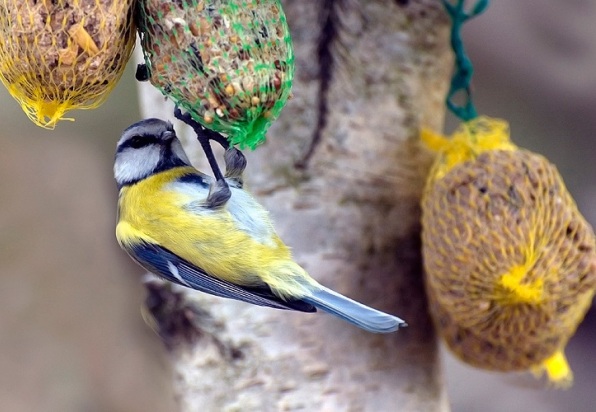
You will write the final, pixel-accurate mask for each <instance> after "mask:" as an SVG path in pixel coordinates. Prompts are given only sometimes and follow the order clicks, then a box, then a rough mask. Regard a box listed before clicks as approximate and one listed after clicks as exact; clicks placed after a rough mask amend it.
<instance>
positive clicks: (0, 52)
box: [0, 0, 135, 129]
mask: <svg viewBox="0 0 596 412" xmlns="http://www.w3.org/2000/svg"><path fill="white" fill-rule="evenodd" d="M134 3H135V1H134V0H0V36H1V37H2V41H1V42H0V80H2V83H4V85H5V86H6V88H7V89H8V91H9V92H10V94H11V95H12V96H13V97H14V98H15V99H16V100H17V101H18V102H19V103H20V104H21V107H22V108H23V110H24V111H25V113H26V114H27V116H28V117H29V118H30V119H31V120H32V121H33V122H34V123H36V124H37V125H39V126H42V127H45V128H49V129H52V128H54V126H55V125H56V122H58V121H59V120H61V119H63V116H64V114H65V113H66V112H67V111H69V110H71V109H89V108H94V107H97V106H99V105H100V104H101V103H102V102H103V101H104V100H105V99H106V97H107V96H108V94H109V92H110V91H111V90H112V88H113V87H114V86H115V85H116V83H117V82H118V79H119V78H120V76H121V75H122V72H123V71H124V67H125V65H126V62H127V61H128V59H129V57H130V54H131V51H132V48H133V46H134V40H135V30H134V27H133V22H132V14H133V11H134Z"/></svg>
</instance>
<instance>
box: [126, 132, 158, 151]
mask: <svg viewBox="0 0 596 412" xmlns="http://www.w3.org/2000/svg"><path fill="white" fill-rule="evenodd" d="M157 143H159V139H158V138H157V137H155V136H152V135H135V136H132V137H131V138H130V139H128V140H127V141H125V142H124V143H122V144H121V145H120V147H119V148H118V151H119V152H121V151H122V150H124V149H126V148H129V147H132V148H133V149H140V148H141V147H145V146H149V145H152V144H157Z"/></svg>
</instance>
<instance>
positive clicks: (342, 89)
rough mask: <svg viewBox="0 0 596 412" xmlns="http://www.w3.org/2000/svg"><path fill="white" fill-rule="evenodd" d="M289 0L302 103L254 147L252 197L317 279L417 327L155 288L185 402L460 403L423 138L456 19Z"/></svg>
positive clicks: (425, 6)
mask: <svg viewBox="0 0 596 412" xmlns="http://www.w3.org/2000/svg"><path fill="white" fill-rule="evenodd" d="M283 4H284V9H285V12H286V15H287V19H288V22H289V25H290V28H291V31H292V36H293V41H294V48H295V52H296V62H297V73H296V78H295V81H294V86H293V99H292V100H290V102H289V103H288V105H287V107H286V108H285V109H284V111H283V112H282V115H281V117H280V118H279V119H278V120H277V121H276V122H275V124H274V125H273V126H272V127H271V129H270V131H269V133H268V140H267V143H266V144H264V145H263V146H260V147H259V148H258V149H257V150H255V151H254V152H251V153H247V157H248V162H249V163H248V168H247V171H246V174H245V177H246V179H247V181H248V187H249V190H251V191H252V192H253V193H254V194H255V195H256V196H257V198H258V199H259V200H260V201H261V202H262V203H263V204H264V205H265V207H267V208H268V209H269V210H270V211H271V214H272V216H273V218H274V222H275V224H276V228H277V230H278V232H279V234H280V236H281V238H282V239H284V241H285V242H286V243H287V244H288V245H290V246H291V247H292V248H293V252H294V255H295V258H296V260H297V262H298V263H300V264H301V265H302V266H303V267H304V268H305V269H306V270H307V271H308V272H309V273H310V274H311V275H312V276H313V277H314V278H316V279H317V280H319V281H320V282H321V283H322V284H324V285H326V286H328V287H331V288H332V289H334V290H337V291H338V292H340V293H342V294H345V295H348V296H350V297H352V298H354V299H356V300H358V301H360V302H363V303H365V304H367V305H370V306H373V307H376V308H378V309H381V310H384V311H387V312H389V313H393V314H396V315H398V316H400V317H402V318H404V319H405V320H406V321H407V322H408V324H409V327H408V328H406V329H404V330H400V331H398V332H396V333H393V334H390V335H384V336H381V335H373V334H369V333H366V332H363V331H361V330H359V329H357V328H355V327H352V326H351V325H348V324H346V323H345V322H342V321H340V320H337V319H336V318H334V317H332V316H327V315H324V314H304V313H289V312H286V311H278V310H272V309H266V308H259V307H254V306H249V305H246V304H244V303H240V302H235V301H231V300H225V299H219V298H215V297H211V296H206V295H204V294H198V293H194V292H192V291H190V292H189V291H186V290H184V291H183V290H181V289H175V292H174V294H170V295H168V293H170V292H168V291H166V290H165V289H162V288H160V286H159V285H158V284H157V283H155V282H151V283H149V288H150V290H152V295H153V303H154V304H155V306H156V307H158V308H159V310H157V311H154V313H157V319H156V322H157V324H158V325H159V326H156V327H162V330H166V331H167V332H168V334H169V335H168V336H165V338H164V339H165V340H166V344H167V345H168V347H169V349H170V355H171V356H170V358H171V361H172V363H173V366H174V370H175V374H174V376H175V377H174V379H175V382H174V387H175V391H176V393H177V397H178V401H179V404H180V409H181V410H185V411H199V410H200V411H253V410H254V411H276V410H307V411H445V410H448V403H447V396H446V393H445V391H444V388H443V383H442V380H441V373H440V366H439V363H438V361H437V357H438V355H437V342H436V337H435V334H434V331H433V328H432V325H431V321H430V319H429V317H428V314H427V310H426V302H425V297H424V290H423V281H422V265H421V256H420V241H419V235H420V224H419V217H420V211H419V198H420V195H421V191H422V187H423V185H424V177H425V175H426V172H427V170H428V167H429V165H430V161H431V157H430V155H429V154H428V153H427V152H425V150H424V149H423V148H421V147H420V146H419V142H418V132H419V129H420V127H421V125H425V126H429V127H433V128H437V129H438V128H440V127H441V126H442V124H443V117H444V96H445V93H446V90H447V87H448V80H449V76H450V72H451V64H452V57H451V53H450V49H449V43H448V35H449V30H448V28H449V21H448V18H447V16H446V15H445V13H444V11H443V9H442V5H441V3H440V2H439V1H433V0H419V1H407V0H406V1H389V0H371V1H356V0H299V1H298V0H295V1H290V0H288V1H285V2H283ZM139 90H140V97H141V98H140V101H141V110H142V113H143V115H144V117H150V116H152V117H161V118H163V117H165V116H164V113H169V114H171V113H172V112H173V107H172V106H171V104H170V103H167V102H165V100H164V98H163V97H162V96H161V95H160V94H159V93H158V92H156V91H155V90H154V89H153V88H152V87H151V86H150V85H148V84H142V85H140V88H139ZM169 118H170V119H172V118H173V116H171V115H169ZM177 128H178V129H180V128H181V126H180V125H179V124H178V125H177ZM186 140H188V142H187V143H189V144H192V143H191V142H190V141H191V140H192V139H190V138H189V139H186ZM195 152H197V153H198V150H196V151H195ZM196 164H197V165H199V166H200V167H201V168H202V170H204V171H207V167H206V162H201V161H198V162H196ZM168 302H169V303H168ZM172 308H174V310H172Z"/></svg>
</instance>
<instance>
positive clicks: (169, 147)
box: [114, 119, 190, 187]
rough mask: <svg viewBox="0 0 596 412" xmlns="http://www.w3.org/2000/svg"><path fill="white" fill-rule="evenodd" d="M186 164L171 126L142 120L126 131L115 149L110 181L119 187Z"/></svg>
mask: <svg viewBox="0 0 596 412" xmlns="http://www.w3.org/2000/svg"><path fill="white" fill-rule="evenodd" d="M189 165H190V161H189V160H188V157H187V156H186V153H185V152H184V149H183V148H182V145H181V144H180V140H178V137H177V136H176V132H175V131H174V126H173V125H172V123H170V122H166V121H163V120H160V119H145V120H142V121H140V122H138V123H135V124H133V125H132V126H130V127H128V128H127V129H126V130H124V132H123V133H122V137H121V138H120V140H119V141H118V145H117V147H116V158H115V161H114V177H115V178H116V182H117V183H118V186H119V187H122V186H126V185H130V184H134V183H136V182H138V181H140V180H143V179H145V178H147V177H149V176H151V175H153V174H155V173H158V172H162V171H164V170H168V169H171V168H173V167H178V166H189Z"/></svg>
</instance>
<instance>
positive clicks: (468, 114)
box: [443, 0, 490, 122]
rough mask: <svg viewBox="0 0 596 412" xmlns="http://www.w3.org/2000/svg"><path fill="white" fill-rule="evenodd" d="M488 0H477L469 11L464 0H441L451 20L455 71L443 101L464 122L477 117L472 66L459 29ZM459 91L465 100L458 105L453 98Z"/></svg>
mask: <svg viewBox="0 0 596 412" xmlns="http://www.w3.org/2000/svg"><path fill="white" fill-rule="evenodd" d="M489 2H490V0H478V1H477V2H476V3H475V4H474V6H472V8H471V9H470V11H466V7H465V3H466V1H465V0H456V1H455V2H453V1H450V0H443V5H444V7H445V10H446V11H447V13H448V14H449V16H450V17H451V21H452V25H451V48H452V49H453V53H454V54H455V64H454V65H455V71H454V73H453V77H452V78H451V85H450V87H449V92H448V93H447V99H446V100H445V103H446V104H447V108H449V110H450V111H451V112H452V113H453V114H454V115H455V116H457V117H458V118H459V119H461V120H462V121H464V122H467V121H469V120H472V119H475V118H476V117H478V112H477V111H476V107H475V106H474V102H473V99H472V90H471V87H470V83H471V81H472V75H473V73H474V67H473V66H472V60H470V58H469V57H468V55H467V54H466V51H465V48H464V42H463V39H462V36H461V29H462V26H463V25H464V23H465V22H466V21H468V20H469V19H471V18H473V17H475V16H477V15H479V14H481V13H482V12H484V11H485V10H486V9H487V8H488V5H489ZM460 92H463V93H465V102H464V103H463V104H461V105H458V104H457V103H455V101H454V100H455V97H456V95H457V94H458V93H460Z"/></svg>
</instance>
